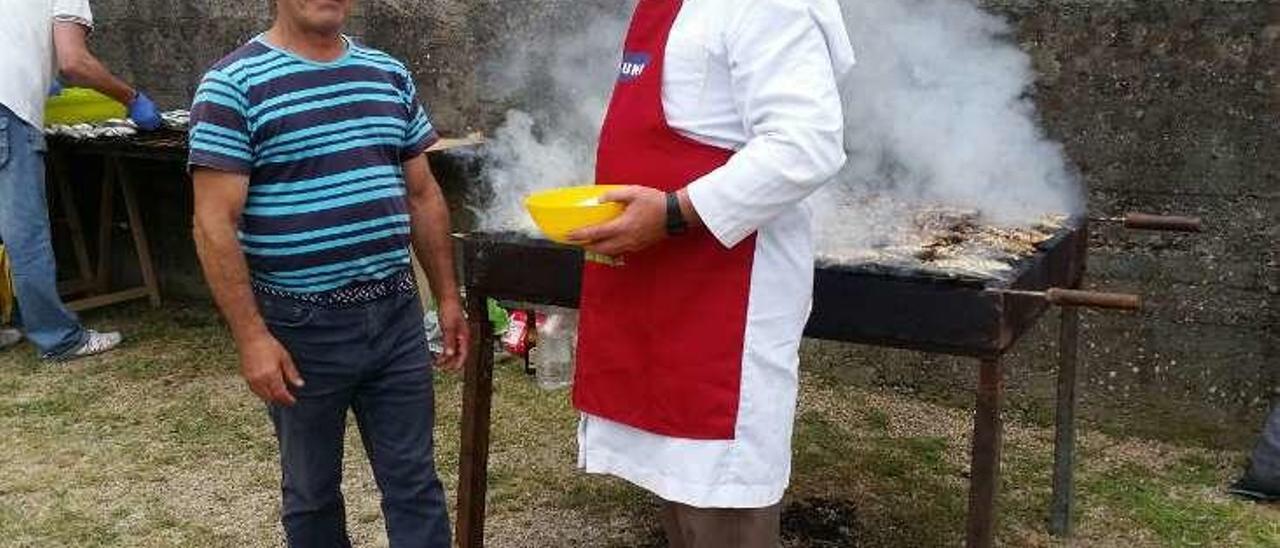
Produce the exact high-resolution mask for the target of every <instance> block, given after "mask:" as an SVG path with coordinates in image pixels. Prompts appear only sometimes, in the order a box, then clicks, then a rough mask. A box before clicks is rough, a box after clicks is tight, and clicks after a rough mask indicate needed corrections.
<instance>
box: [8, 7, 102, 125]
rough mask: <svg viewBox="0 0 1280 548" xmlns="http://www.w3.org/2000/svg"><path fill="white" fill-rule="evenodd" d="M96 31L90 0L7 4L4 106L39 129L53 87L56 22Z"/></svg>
mask: <svg viewBox="0 0 1280 548" xmlns="http://www.w3.org/2000/svg"><path fill="white" fill-rule="evenodd" d="M55 20H59V21H73V22H76V23H80V24H81V25H84V26H85V27H88V28H93V12H92V11H90V9H89V0H5V2H4V15H3V16H0V105H4V106H6V107H8V108H9V110H11V111H13V113H14V114H17V115H18V117H19V118H21V119H22V120H23V121H24V122H26V123H28V124H31V125H33V126H35V127H43V126H44V103H45V99H46V98H47V97H48V95H49V86H50V85H51V84H52V83H53V74H54V69H53V67H54V51H53V22H54V21H55Z"/></svg>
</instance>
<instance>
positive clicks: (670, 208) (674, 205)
mask: <svg viewBox="0 0 1280 548" xmlns="http://www.w3.org/2000/svg"><path fill="white" fill-rule="evenodd" d="M688 228H689V223H688V222H687V221H685V220H684V214H683V213H681V212H680V197H679V196H677V195H676V193H674V192H668V193H667V235H668V236H677V235H680V234H684V231H685V230H686V229H688Z"/></svg>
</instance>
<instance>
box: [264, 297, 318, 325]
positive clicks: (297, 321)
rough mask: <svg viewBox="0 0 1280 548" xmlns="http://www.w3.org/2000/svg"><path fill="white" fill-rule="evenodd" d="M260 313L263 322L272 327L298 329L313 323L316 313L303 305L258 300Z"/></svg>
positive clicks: (274, 300) (267, 299) (268, 299)
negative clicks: (313, 316)
mask: <svg viewBox="0 0 1280 548" xmlns="http://www.w3.org/2000/svg"><path fill="white" fill-rule="evenodd" d="M258 311H259V313H260V314H262V321H264V322H266V323H267V325H268V326H271V327H283V328H298V327H304V326H306V325H307V322H309V321H311V317H312V315H314V314H315V311H314V310H312V309H311V308H310V307H308V306H306V305H303V304H302V303H293V302H288V301H284V300H281V299H274V298H270V297H268V298H260V299H258Z"/></svg>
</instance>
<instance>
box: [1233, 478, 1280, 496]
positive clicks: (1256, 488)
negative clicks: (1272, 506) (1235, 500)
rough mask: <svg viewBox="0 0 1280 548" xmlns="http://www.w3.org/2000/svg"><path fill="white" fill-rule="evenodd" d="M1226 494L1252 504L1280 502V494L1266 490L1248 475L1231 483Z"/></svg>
mask: <svg viewBox="0 0 1280 548" xmlns="http://www.w3.org/2000/svg"><path fill="white" fill-rule="evenodd" d="M1227 493H1229V494H1231V495H1235V496H1237V497H1240V498H1242V499H1245V500H1251V501H1253V502H1280V492H1275V491H1272V490H1270V489H1268V488H1267V487H1266V486H1264V485H1261V484H1260V482H1258V481H1255V480H1254V479H1253V478H1251V477H1249V476H1248V475H1246V476H1244V477H1242V478H1240V479H1238V480H1236V481H1235V483H1232V484H1231V486H1230V487H1228V488H1227Z"/></svg>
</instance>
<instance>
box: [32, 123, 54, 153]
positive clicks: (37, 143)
mask: <svg viewBox="0 0 1280 548" xmlns="http://www.w3.org/2000/svg"><path fill="white" fill-rule="evenodd" d="M27 129H28V130H29V131H30V132H31V136H30V137H28V138H27V142H28V143H29V144H30V145H31V151H32V152H34V153H36V154H40V155H44V154H45V153H46V152H49V143H48V142H47V141H45V138H44V132H43V131H41V130H40V128H27Z"/></svg>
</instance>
